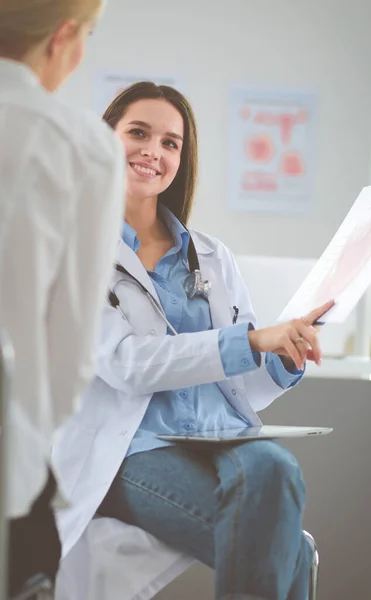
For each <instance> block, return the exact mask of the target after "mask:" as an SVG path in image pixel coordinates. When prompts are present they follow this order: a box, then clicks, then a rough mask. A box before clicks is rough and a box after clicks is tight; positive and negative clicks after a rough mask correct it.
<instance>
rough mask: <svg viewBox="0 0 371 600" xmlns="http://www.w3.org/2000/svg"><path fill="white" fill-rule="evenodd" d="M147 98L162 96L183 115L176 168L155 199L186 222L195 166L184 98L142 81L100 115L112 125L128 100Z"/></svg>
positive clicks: (190, 119) (189, 112)
mask: <svg viewBox="0 0 371 600" xmlns="http://www.w3.org/2000/svg"><path fill="white" fill-rule="evenodd" d="M147 99H148V100H152V99H163V100H166V101H167V102H169V103H170V104H172V105H173V106H174V107H175V108H176V109H177V111H178V112H179V113H180V114H181V116H182V118H183V123H184V140H183V147H182V154H181V158H180V165H179V169H178V172H177V174H176V176H175V179H174V181H173V182H172V183H171V185H170V186H169V187H168V188H167V189H166V190H165V191H164V192H162V193H161V194H159V197H158V199H159V201H160V202H161V203H162V204H164V205H165V206H167V208H169V210H171V212H172V213H173V214H174V215H175V216H176V217H177V218H178V219H179V220H180V221H181V222H182V223H184V224H185V225H186V224H187V223H188V220H189V216H190V214H191V210H192V204H193V198H194V194H195V188H196V181H197V170H198V144H197V128H196V121H195V117H194V114H193V110H192V107H191V105H190V104H189V102H188V100H187V99H186V98H185V97H184V96H183V95H182V94H181V93H180V92H178V91H177V90H175V89H174V88H172V87H170V86H167V85H156V84H155V83H152V82H150V81H142V82H140V83H134V84H133V85H131V86H130V87H128V88H126V89H125V90H123V91H122V92H121V93H120V94H119V95H118V96H117V98H115V100H114V101H113V102H112V103H111V104H110V106H109V107H108V108H107V110H106V112H105V113H104V115H103V119H104V120H105V121H106V122H107V123H108V125H110V126H111V127H112V129H115V128H116V125H117V124H118V122H119V121H120V119H121V118H122V117H123V116H124V114H125V112H126V111H127V109H128V107H129V106H130V105H131V104H133V103H134V102H137V101H138V100H147Z"/></svg>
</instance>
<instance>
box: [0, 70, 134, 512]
mask: <svg viewBox="0 0 371 600" xmlns="http://www.w3.org/2000/svg"><path fill="white" fill-rule="evenodd" d="M124 168H125V167H124V158H123V153H122V147H121V144H120V143H119V141H118V139H117V138H116V136H115V135H114V134H113V132H112V131H111V130H110V129H109V128H108V127H107V126H106V125H105V124H103V123H101V122H100V120H99V119H98V117H97V116H96V115H93V114H89V113H86V112H83V111H80V110H76V109H73V108H70V107H68V106H65V105H63V104H61V103H59V102H58V101H57V100H56V99H55V98H54V97H53V95H52V94H50V93H48V92H47V91H46V90H45V89H44V88H43V87H42V86H41V85H40V82H39V81H38V79H37V77H36V75H35V74H34V73H33V72H32V71H31V69H29V68H28V67H27V66H25V65H24V64H22V63H18V62H15V61H10V60H5V59H0V329H2V328H4V329H6V330H7V332H8V334H9V336H10V338H11V340H12V342H13V345H14V348H15V360H16V365H15V367H16V368H15V382H14V384H15V396H14V398H13V399H12V402H11V405H10V419H11V420H10V429H11V431H10V434H9V440H10V445H11V447H10V451H9V460H10V465H9V476H10V482H9V486H8V515H9V517H13V518H16V517H20V516H22V515H24V514H26V513H27V512H28V510H29V508H30V505H31V503H32V502H33V501H34V500H35V498H36V496H37V495H38V494H39V493H40V492H41V490H42V487H43V486H44V484H45V480H46V477H47V460H48V459H49V457H50V445H51V435H52V433H53V431H54V429H55V427H56V426H57V425H59V424H61V423H62V422H63V420H64V419H65V418H66V417H67V416H68V415H69V414H70V413H71V411H73V410H74V407H75V403H76V400H77V397H78V395H79V393H80V391H81V390H82V389H83V387H85V385H86V383H87V382H88V381H90V379H91V378H92V376H93V375H94V366H93V360H92V353H93V346H94V342H95V335H96V332H97V326H98V324H99V318H100V315H101V311H102V305H103V302H104V297H105V291H106V286H107V282H108V281H109V274H110V269H111V264H112V258H113V256H114V252H115V248H116V238H117V234H118V231H119V228H120V223H121V215H122V210H123V205H124V202H123V189H124V188H123V185H124V182H123V176H124Z"/></svg>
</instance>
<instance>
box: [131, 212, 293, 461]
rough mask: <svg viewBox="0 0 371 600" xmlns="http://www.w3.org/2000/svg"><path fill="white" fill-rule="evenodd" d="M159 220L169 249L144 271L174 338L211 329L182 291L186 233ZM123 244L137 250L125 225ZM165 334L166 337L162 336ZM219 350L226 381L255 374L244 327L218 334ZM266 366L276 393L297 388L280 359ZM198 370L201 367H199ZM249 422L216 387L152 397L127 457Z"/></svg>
mask: <svg viewBox="0 0 371 600" xmlns="http://www.w3.org/2000/svg"><path fill="white" fill-rule="evenodd" d="M161 210H162V216H163V219H164V221H165V223H166V225H167V227H168V228H169V230H170V232H171V234H172V236H173V238H174V246H173V247H172V248H171V249H170V250H169V251H168V252H167V253H166V254H165V256H164V257H163V258H162V259H161V260H160V261H159V262H158V263H157V265H156V266H155V269H154V271H149V272H148V275H149V276H150V277H151V279H152V282H153V285H154V287H155V290H156V292H157V294H158V297H159V300H160V302H161V305H162V307H163V309H164V311H165V314H166V317H167V319H168V320H169V321H170V323H171V325H172V326H173V327H174V329H175V330H176V331H177V332H178V333H190V332H196V331H206V330H208V329H212V323H211V316H210V310H209V303H208V301H207V300H205V299H204V298H201V297H195V298H192V299H189V298H188V297H187V296H186V293H185V291H184V287H183V286H184V280H185V278H186V277H187V275H188V274H189V270H188V263H187V250H188V243H189V233H188V232H187V231H186V229H184V227H183V226H182V225H181V223H180V222H179V221H178V220H177V219H176V217H175V216H174V215H173V214H172V213H171V212H170V211H168V210H167V209H165V208H161ZM123 240H124V242H125V243H126V244H127V245H128V246H129V247H130V248H131V249H132V250H134V252H137V251H138V249H139V247H140V242H139V240H138V238H137V235H136V232H135V231H134V229H133V228H132V227H130V225H128V224H127V223H125V226H124V228H123ZM168 333H169V332H168ZM219 350H220V356H221V360H222V364H223V368H224V372H225V375H226V377H231V376H233V375H239V374H241V373H245V372H247V371H250V370H253V369H257V368H259V365H260V354H258V353H253V352H252V351H251V348H250V343H249V338H248V335H247V325H246V323H241V324H240V325H232V324H231V326H230V327H225V328H224V329H221V330H220V332H219ZM266 367H267V369H268V372H269V374H270V375H271V377H272V378H273V380H274V381H275V382H276V383H277V385H279V386H280V387H281V388H282V389H287V388H288V387H290V386H292V385H294V384H295V383H297V381H298V380H299V379H300V378H301V377H302V372H301V371H296V372H295V373H294V374H292V373H289V372H288V371H286V369H285V368H284V366H283V364H282V361H281V359H280V358H279V357H278V356H277V355H275V354H270V353H268V354H267V355H266ZM200 369H202V365H200ZM248 425H249V422H248V421H247V420H246V419H244V418H243V417H242V416H241V415H239V414H238V413H237V412H236V411H235V410H234V408H233V407H232V406H231V405H230V404H229V402H228V400H227V399H226V398H225V396H224V394H223V393H222V391H221V390H220V388H219V387H218V385H217V383H209V384H203V385H198V386H194V387H189V388H184V389H177V390H171V391H164V392H156V393H155V394H153V396H152V399H151V401H150V403H149V406H148V409H147V412H146V414H145V415H144V418H143V420H142V422H141V424H140V426H139V429H138V430H137V432H136V434H135V437H134V439H133V441H132V443H131V446H130V448H129V451H128V454H127V456H130V455H131V454H135V453H136V452H144V451H146V450H152V449H154V448H159V447H162V446H167V445H170V444H169V442H165V441H163V440H159V439H157V438H156V435H157V434H159V433H162V434H174V433H187V432H190V431H201V430H203V431H208V430H210V429H231V428H238V427H246V426H248Z"/></svg>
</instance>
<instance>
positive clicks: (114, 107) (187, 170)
mask: <svg viewBox="0 0 371 600" xmlns="http://www.w3.org/2000/svg"><path fill="white" fill-rule="evenodd" d="M103 119H104V120H105V121H106V122H107V123H108V124H109V125H110V126H111V127H112V128H113V129H115V130H116V131H117V133H118V135H119V136H120V138H121V139H122V140H123V142H124V144H125V147H126V156H127V160H128V163H130V167H131V169H128V173H127V177H128V193H129V195H131V193H133V192H135V189H137V188H136V187H135V186H136V184H138V185H139V184H140V180H139V178H137V179H134V178H133V177H132V171H133V170H134V171H135V172H136V173H142V175H147V177H150V178H154V179H155V181H153V185H152V186H149V185H148V186H147V187H144V186H143V188H142V192H140V194H141V195H142V193H143V194H146V193H148V194H149V195H150V196H152V197H153V196H154V195H157V194H158V200H159V202H160V203H161V204H163V205H164V206H167V208H169V209H170V210H171V212H172V213H173V214H174V215H175V216H176V217H177V218H178V219H179V220H180V221H182V223H185V224H186V223H187V222H188V220H189V217H190V214H191V210H192V203H193V198H194V192H195V187H196V180H197V166H198V149H197V128H196V121H195V117H194V114H193V110H192V107H191V106H190V104H189V102H188V101H187V100H186V98H185V97H184V96H183V95H182V94H180V93H179V92H178V91H177V90H175V89H174V88H171V87H169V86H166V85H160V86H157V85H156V84H154V83H152V82H141V83H137V84H134V85H132V86H130V87H129V88H127V89H126V90H124V91H123V92H122V93H121V94H120V95H119V96H117V98H115V100H114V101H113V102H112V103H111V105H110V106H109V107H108V108H107V110H106V112H105V113H104V115H103ZM132 163H133V164H132ZM148 168H149V169H150V170H151V169H154V170H155V171H156V174H155V175H154V174H151V173H145V172H144V171H143V169H144V170H145V169H148ZM142 183H143V182H142Z"/></svg>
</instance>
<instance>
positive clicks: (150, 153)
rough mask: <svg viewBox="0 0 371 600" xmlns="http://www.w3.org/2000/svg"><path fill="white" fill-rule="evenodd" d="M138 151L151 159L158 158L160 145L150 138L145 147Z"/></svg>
mask: <svg viewBox="0 0 371 600" xmlns="http://www.w3.org/2000/svg"><path fill="white" fill-rule="evenodd" d="M140 153H141V155H142V156H146V157H147V158H150V159H151V160H160V157H161V146H160V144H159V143H158V142H156V141H155V140H151V141H149V142H148V144H147V145H146V146H145V147H143V148H142V149H141V151H140Z"/></svg>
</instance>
